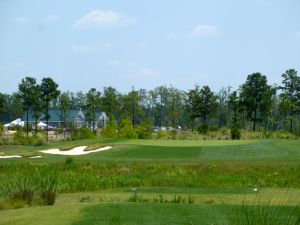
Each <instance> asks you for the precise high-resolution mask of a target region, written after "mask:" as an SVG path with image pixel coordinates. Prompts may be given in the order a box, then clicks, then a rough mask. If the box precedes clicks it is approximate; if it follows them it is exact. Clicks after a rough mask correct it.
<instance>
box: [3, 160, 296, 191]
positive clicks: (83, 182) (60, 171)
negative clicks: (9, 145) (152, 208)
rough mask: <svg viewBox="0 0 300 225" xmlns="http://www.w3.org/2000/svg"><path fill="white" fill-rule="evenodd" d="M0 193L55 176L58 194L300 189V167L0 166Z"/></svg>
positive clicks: (174, 165)
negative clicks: (21, 182)
mask: <svg viewBox="0 0 300 225" xmlns="http://www.w3.org/2000/svg"><path fill="white" fill-rule="evenodd" d="M0 171H1V173H0V180H1V181H2V182H1V183H0V196H1V190H4V192H5V189H6V188H7V187H9V186H10V185H9V184H10V183H11V182H14V181H15V180H19V179H23V178H24V177H25V178H28V180H39V179H42V176H46V175H47V174H49V173H50V174H52V173H54V174H57V178H58V183H59V184H58V187H57V189H58V191H59V192H60V193H66V192H83V191H99V190H103V189H111V188H123V187H128V188H130V187H202V188H254V187H258V188H261V187H274V188H277V187H281V188H300V165H265V166H262V165H243V164H223V165H221V164H209V165H202V164H162V163H158V164H157V163H147V164H145V163H140V162H128V163H121V162H119V163H117V162H107V163H101V164H98V163H97V164H90V163H80V162H79V163H77V162H76V160H74V161H71V162H70V163H69V160H67V161H66V163H58V164H51V163H50V164H49V163H25V164H18V165H14V164H12V165H9V164H5V165H0Z"/></svg>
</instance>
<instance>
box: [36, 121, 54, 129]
mask: <svg viewBox="0 0 300 225" xmlns="http://www.w3.org/2000/svg"><path fill="white" fill-rule="evenodd" d="M37 125H38V128H40V129H46V128H47V124H46V123H44V122H39V123H38V124H37ZM48 129H54V127H52V126H49V125H48Z"/></svg>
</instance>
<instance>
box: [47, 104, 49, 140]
mask: <svg viewBox="0 0 300 225" xmlns="http://www.w3.org/2000/svg"><path fill="white" fill-rule="evenodd" d="M48 108H49V102H47V103H46V124H47V126H46V133H47V134H46V140H47V142H48V133H49V132H48V130H49V128H48V123H49V115H48Z"/></svg>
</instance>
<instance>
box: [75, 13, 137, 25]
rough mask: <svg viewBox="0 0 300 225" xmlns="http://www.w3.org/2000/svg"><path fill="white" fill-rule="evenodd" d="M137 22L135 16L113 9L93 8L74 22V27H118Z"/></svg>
mask: <svg viewBox="0 0 300 225" xmlns="http://www.w3.org/2000/svg"><path fill="white" fill-rule="evenodd" d="M135 22H136V19H135V18H132V17H128V16H126V15H124V14H122V13H119V12H115V11H112V10H107V11H105V10H93V11H91V12H89V13H88V14H86V15H85V16H83V17H81V18H80V19H79V20H77V21H76V22H75V23H74V24H73V28H75V29H81V28H87V27H118V26H121V27H123V26H129V25H131V24H133V23H135Z"/></svg>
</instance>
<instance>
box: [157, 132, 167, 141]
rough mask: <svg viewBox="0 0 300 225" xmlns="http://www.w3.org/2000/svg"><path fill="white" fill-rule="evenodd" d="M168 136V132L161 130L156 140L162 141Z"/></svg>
mask: <svg viewBox="0 0 300 225" xmlns="http://www.w3.org/2000/svg"><path fill="white" fill-rule="evenodd" d="M166 136H167V132H166V131H162V130H160V131H158V132H157V136H156V138H157V139H162V138H165V137H166Z"/></svg>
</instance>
